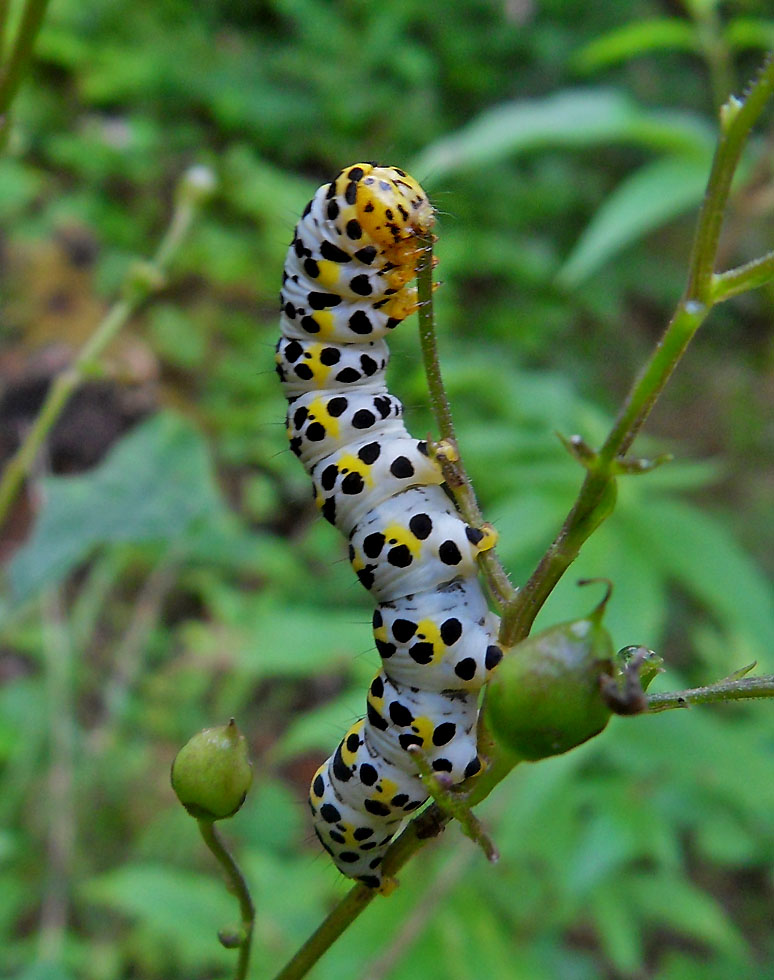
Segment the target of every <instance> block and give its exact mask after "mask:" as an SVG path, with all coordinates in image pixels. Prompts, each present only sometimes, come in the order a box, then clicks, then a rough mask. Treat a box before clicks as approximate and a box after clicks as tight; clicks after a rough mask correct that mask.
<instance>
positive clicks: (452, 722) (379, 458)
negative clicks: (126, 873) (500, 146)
mask: <svg viewBox="0 0 774 980" xmlns="http://www.w3.org/2000/svg"><path fill="white" fill-rule="evenodd" d="M434 219H435V214H434V210H433V207H432V206H431V204H430V202H429V200H428V198H427V195H426V194H425V192H424V191H423V189H422V188H421V187H420V185H419V184H418V183H417V182H416V181H415V180H414V179H413V178H412V177H410V176H409V175H408V174H406V173H405V172H404V171H402V170H399V169H398V168H396V167H378V166H376V165H374V164H367V163H360V164H354V165H353V166H350V167H347V168H346V169H344V170H342V171H341V172H340V173H339V174H338V175H337V176H336V177H334V178H333V180H332V181H331V182H330V183H329V184H324V185H323V186H322V187H320V188H319V189H318V190H317V192H316V193H315V195H314V197H313V198H312V200H311V201H310V202H309V204H308V205H307V207H306V209H305V210H304V213H303V216H302V218H301V220H300V221H299V223H298V225H297V226H296V229H295V233H294V236H293V241H292V242H291V244H290V248H289V250H288V254H287V259H286V262H285V269H284V274H283V283H282V293H281V304H282V313H281V337H280V339H279V342H278V344H277V352H276V365H277V373H278V374H279V377H280V380H281V382H282V385H283V389H284V393H285V396H286V397H287V400H288V411H287V417H286V423H287V433H288V439H289V441H290V448H291V449H292V451H293V452H294V453H295V454H296V456H298V458H299V459H300V460H301V462H302V464H303V465H304V467H305V469H306V470H307V472H308V473H309V476H310V477H311V479H312V486H313V494H314V499H315V501H316V503H317V506H318V507H319V509H320V511H321V513H322V515H323V517H325V519H326V520H328V521H329V522H330V523H331V524H333V525H334V526H335V527H337V528H338V530H339V531H340V532H341V533H342V534H343V535H344V537H345V538H346V539H347V542H348V545H349V560H350V563H351V565H352V568H353V570H354V572H355V574H356V576H357V578H358V579H359V581H360V583H361V584H362V585H363V586H364V587H365V588H366V589H367V590H368V591H369V592H370V593H371V595H372V597H373V599H374V601H375V604H376V608H375V610H374V613H373V618H372V627H373V635H374V642H375V644H376V648H377V650H378V652H379V655H380V657H381V660H382V667H381V669H380V670H379V672H378V673H377V674H376V676H375V677H374V679H373V680H372V682H371V685H370V687H369V690H368V695H367V699H366V714H365V717H364V718H361V719H360V720H359V721H357V722H355V724H353V725H352V726H351V727H350V728H349V730H348V731H347V733H346V734H345V735H344V738H343V739H342V741H341V742H340V744H339V746H338V748H337V749H336V751H335V752H334V753H333V755H332V756H331V757H330V758H329V759H328V760H327V761H326V762H325V763H323V765H322V766H321V767H320V768H319V769H318V771H317V773H316V774H315V776H314V779H313V780H312V786H311V790H310V806H311V810H312V816H313V821H314V829H315V832H316V834H317V836H318V838H319V839H320V842H321V843H322V845H323V847H324V848H325V849H326V850H327V851H328V852H329V854H330V855H331V857H332V858H333V860H334V862H335V864H336V866H337V867H338V868H339V869H340V870H341V871H342V872H343V873H344V874H346V875H347V876H349V877H351V878H355V879H357V880H358V881H361V882H363V883H364V884H366V885H368V886H370V887H374V888H376V887H379V886H380V885H381V884H382V871H381V864H382V860H383V858H384V854H385V852H386V850H387V847H388V846H389V844H390V842H391V841H392V839H393V837H394V835H395V833H396V832H397V830H398V829H399V827H400V825H401V823H402V822H403V821H404V820H405V818H406V817H407V816H409V815H410V814H411V813H413V812H415V811H416V810H417V809H418V808H419V807H420V806H422V804H423V803H424V802H425V800H426V799H427V795H428V794H427V790H426V789H425V786H424V784H423V781H422V779H421V778H420V776H419V773H418V771H417V767H416V764H415V761H414V759H413V758H412V750H413V749H414V747H417V748H418V750H419V751H421V752H422V754H423V756H424V758H425V759H426V761H427V763H428V765H429V767H430V768H431V769H432V770H433V772H435V773H437V774H439V775H443V776H444V781H446V782H448V783H450V784H456V783H460V782H462V781H463V780H464V779H467V778H468V777H470V776H472V775H474V774H475V773H476V772H478V771H479V770H480V768H481V760H480V758H479V755H478V752H477V748H476V722H477V714H478V709H477V702H478V692H479V690H480V689H481V687H482V685H483V684H485V683H486V681H487V679H488V677H489V676H490V674H491V672H492V670H493V669H494V668H495V667H496V666H497V664H498V663H499V662H500V660H501V659H502V651H501V650H500V648H499V647H498V646H497V641H496V639H495V638H496V635H497V619H496V617H495V616H494V615H493V614H492V613H491V612H490V611H489V609H488V607H487V603H486V599H485V597H484V594H483V591H482V588H481V585H480V583H479V580H478V574H477V557H478V555H479V554H480V553H481V552H483V551H486V550H488V549H489V548H491V547H493V545H494V543H495V534H494V532H493V531H492V530H491V529H489V528H484V529H481V528H476V527H471V526H470V525H468V524H466V523H465V521H464V520H463V519H462V517H461V516H460V515H459V513H458V512H457V510H456V508H455V506H454V503H453V502H452V501H451V499H450V497H449V495H448V494H447V492H446V490H445V487H444V485H443V476H442V473H441V468H440V465H439V464H438V462H437V461H436V460H435V459H434V457H433V454H432V453H431V452H430V451H429V448H428V444H427V441H426V440H424V439H415V438H413V437H412V436H411V435H410V434H409V433H408V432H407V430H406V428H405V426H404V424H403V405H402V404H401V402H400V401H399V400H398V399H397V398H396V397H395V396H394V395H392V394H391V393H390V392H389V391H388V389H387V386H386V381H385V370H386V368H387V364H388V361H389V350H388V348H387V344H386V342H385V337H386V336H387V335H388V334H389V333H390V332H391V331H392V330H393V329H394V328H395V327H397V326H398V325H399V324H400V323H401V321H402V320H404V319H405V318H406V317H407V316H408V315H409V314H411V313H412V312H414V310H416V308H417V306H418V301H417V295H416V289H415V288H414V287H412V286H410V285H409V283H410V282H411V281H412V280H413V279H414V277H415V274H416V265H417V260H418V258H419V256H420V254H421V249H422V248H423V247H424V246H423V245H422V242H421V239H422V238H426V236H428V235H429V233H430V231H431V229H432V226H433V223H434Z"/></svg>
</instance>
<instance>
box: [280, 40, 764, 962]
mask: <svg viewBox="0 0 774 980" xmlns="http://www.w3.org/2000/svg"><path fill="white" fill-rule="evenodd" d="M773 89H774V62H773V61H772V59H771V58H769V59H767V61H766V62H765V64H764V66H763V68H762V69H761V71H760V73H759V75H758V78H757V79H756V80H755V82H754V83H753V85H752V86H751V88H750V91H749V93H748V95H747V97H746V100H745V102H744V103H743V104H740V103H738V102H737V101H736V100H733V99H732V100H730V101H729V103H728V105H727V107H724V111H723V112H722V113H721V124H722V133H721V137H720V140H719V143H718V147H717V150H716V153H715V159H714V161H713V166H712V170H711V173H710V177H709V181H708V184H707V191H706V194H705V197H704V201H703V204H702V207H701V210H700V213H699V218H698V222H697V228H696V233H695V237H694V244H693V248H692V252H691V259H690V265H689V272H688V284H687V287H686V291H685V294H684V296H683V298H682V299H681V300H680V303H679V304H678V306H677V309H676V311H675V314H674V316H673V317H672V319H671V321H670V323H669V325H668V327H667V329H666V332H665V334H664V336H663V338H662V340H661V342H660V343H659V344H658V346H657V347H656V349H655V351H654V352H653V354H652V355H651V357H650V359H649V360H648V362H647V364H646V365H645V368H644V369H643V371H642V372H641V374H640V375H639V377H638V378H637V380H636V381H635V382H634V384H633V386H632V389H631V391H630V393H629V395H628V397H627V398H626V400H625V401H624V404H623V406H622V408H621V411H620V412H619V414H618V417H617V419H616V421H615V422H614V424H613V427H612V429H611V431H610V434H609V435H608V437H607V439H606V440H605V442H604V444H603V446H602V449H601V450H600V451H599V453H597V454H596V455H595V456H594V458H593V459H591V460H589V462H588V464H587V468H588V472H587V475H586V478H585V480H584V483H583V486H582V487H581V490H580V493H579V494H578V498H577V499H576V501H575V504H574V505H573V507H572V509H571V511H570V513H569V515H568V517H567V519H566V520H565V523H564V525H563V526H562V529H561V530H560V532H559V534H558V536H557V538H556V539H555V541H554V542H553V544H552V545H551V547H550V548H549V549H548V551H547V552H546V555H545V556H544V557H543V559H542V560H541V562H540V564H539V565H538V567H537V568H536V569H535V571H534V572H533V574H532V576H531V578H530V580H529V582H528V583H527V585H525V586H524V588H523V589H521V590H520V591H519V592H518V594H516V596H515V598H514V599H513V600H512V601H511V602H509V603H508V606H507V607H506V609H505V612H504V615H503V619H502V626H501V632H500V639H501V642H502V643H503V644H504V645H506V646H510V645H512V644H513V643H515V642H518V640H520V639H522V638H523V637H525V636H527V635H528V633H529V630H530V628H531V626H532V623H533V621H534V618H535V616H536V615H537V612H538V611H539V609H540V608H541V606H542V604H543V602H544V601H545V599H546V598H547V597H548V595H549V594H550V592H551V591H552V589H553V588H554V586H555V585H556V583H557V582H558V581H559V578H560V577H561V576H562V574H563V573H564V571H566V569H567V568H568V567H569V565H570V564H571V562H572V561H573V560H574V558H575V557H576V556H577V554H578V552H579V551H580V548H581V546H582V544H583V543H584V542H585V541H586V540H587V538H588V537H589V535H590V534H591V533H592V532H593V530H594V529H595V528H596V527H597V526H598V525H599V524H600V523H601V521H603V520H604V519H605V517H607V515H608V514H609V513H610V512H611V511H612V508H613V505H614V501H615V477H616V473H617V465H618V463H617V461H618V458H619V457H620V455H621V454H622V453H624V452H625V451H626V450H627V449H628V448H629V446H630V445H631V443H632V441H633V440H634V438H635V436H636V435H637V433H638V432H639V430H640V428H641V426H642V424H643V422H644V421H645V419H646V418H647V415H648V413H649V412H650V409H651V408H652V406H653V403H654V402H655V401H656V398H657V397H658V395H659V394H660V392H661V391H662V389H663V387H664V385H665V384H666V382H667V381H668V379H669V377H670V375H671V374H672V371H673V370H674V369H675V367H676V365H677V363H678V361H679V359H680V357H681V356H682V354H683V353H684V352H685V349H686V347H687V346H688V344H689V342H690V340H691V338H692V337H693V335H694V334H695V332H696V330H697V329H698V328H699V326H700V325H701V323H702V322H703V321H704V320H705V319H706V317H707V315H708V313H709V311H710V308H711V306H712V303H713V302H716V301H717V297H716V296H715V295H714V294H713V284H714V282H715V281H716V280H715V277H714V276H713V268H714V263H715V261H716V255H717V245H718V238H719V235H720V228H721V224H722V218H723V211H724V208H725V206H726V203H727V200H728V193H729V190H730V187H731V181H732V178H733V174H734V170H735V168H736V165H737V163H738V161H739V156H740V154H741V151H742V148H743V146H744V143H745V140H746V139H747V137H748V135H749V132H750V129H751V128H752V126H753V124H754V122H755V120H756V119H757V118H758V116H759V115H760V112H761V111H762V109H763V106H764V105H765V103H766V101H767V100H768V98H769V97H770V95H771V93H772V90H773ZM430 261H431V260H430V258H429V256H427V255H426V256H425V259H424V260H423V262H422V263H421V264H420V268H419V270H418V291H419V300H420V308H419V315H420V324H421V326H420V337H421V340H422V352H423V358H424V359H425V369H426V371H427V373H428V388H429V389H430V392H431V405H432V407H433V413H434V415H435V417H436V420H437V422H438V427H439V430H440V432H441V434H442V436H443V437H444V438H450V439H453V437H454V432H453V426H451V412H450V410H449V408H448V400H447V399H446V395H445V392H444V389H443V384H442V382H441V380H440V369H439V367H438V362H437V354H436V350H435V338H434V324H433V317H432V310H431V309H428V308H429V307H430V306H431V287H430V285H429V278H428V277H429V275H430V273H429V268H430ZM764 261H765V260H764ZM734 271H737V270H734ZM750 281H751V282H752V281H753V276H752V274H751V277H750ZM459 469H460V472H461V473H462V474H463V475H464V469H463V468H462V465H461V464H459ZM464 482H465V483H469V481H468V480H467V477H465V480H464ZM471 494H472V490H471ZM459 499H460V501H461V502H460V510H461V512H462V513H463V516H465V517H466V520H467V519H468V518H467V516H466V510H464V509H463V508H468V507H471V506H472V505H471V503H470V501H469V500H468V499H467V498H466V496H464V495H462V496H461V497H460V498H459ZM473 500H475V498H473ZM475 506H476V508H477V506H478V505H477V504H476V505H475ZM503 575H505V573H504V572H503ZM505 579H506V581H507V576H506V577H505ZM508 588H509V589H511V586H510V583H508ZM503 591H504V592H505V590H503ZM755 680H756V679H755V678H752V679H748V680H746V681H744V680H728V681H721V682H720V684H719V685H713V686H712V687H711V688H708V689H700V690H702V691H704V692H706V691H708V690H709V691H717V692H718V693H717V694H716V695H713V696H709V695H707V694H706V693H705V694H703V695H702V699H703V700H704V701H707V700H726V699H728V698H729V697H734V696H736V697H768V696H769V689H768V687H767V686H766V684H767V683H771V679H770V678H769V679H764V684H760V685H757V686H756V685H755V683H754V682H755ZM723 685H725V686H726V689H725V690H723V691H720V688H721V687H722V686H723ZM740 688H741V689H742V690H743V691H745V690H746V691H753V690H754V691H755V692H756V693H754V694H753V693H747V694H738V695H733V694H731V693H730V692H731V691H736V690H738V689H740ZM685 693H686V692H680V694H681V695H682V696H684V695H685ZM689 693H691V692H689ZM772 693H773V694H774V692H772ZM665 697H668V696H664V695H651V696H650V697H649V699H648V701H649V705H650V704H653V705H655V704H658V703H667V702H666V701H662V702H659V701H658V700H656V699H658V698H661V699H664V698H665ZM678 706H679V705H678V704H677V703H675V704H672V703H669V707H678ZM650 710H667V709H666V708H653V707H651V708H650ZM479 751H480V753H481V754H482V755H483V756H484V758H485V759H486V761H487V766H486V768H485V769H484V770H483V771H482V772H481V773H480V774H479V775H478V776H476V777H474V778H473V779H472V780H470V781H469V782H468V783H466V784H465V788H466V790H468V787H470V788H469V791H468V792H467V793H466V802H467V804H468V805H469V806H475V805H476V804H478V803H480V802H481V801H482V800H483V799H485V798H486V797H487V796H488V795H489V793H491V791H492V790H493V789H494V787H495V786H497V784H498V783H500V782H501V781H502V780H503V779H504V778H505V777H506V776H507V775H508V773H509V772H510V771H511V770H512V769H513V768H514V766H515V765H517V764H518V763H519V761H521V760H519V759H518V758H516V757H513V756H508V755H507V754H505V753H504V752H502V751H501V750H499V749H498V748H497V746H496V745H495V744H494V742H493V741H492V738H491V735H490V734H489V732H487V731H486V729H485V728H481V729H480V730H479ZM448 819H449V818H448V816H447V815H446V814H444V813H443V812H442V811H441V809H440V808H439V807H438V806H437V804H435V803H433V804H431V805H430V806H429V807H427V809H425V810H424V811H423V812H422V813H421V814H419V816H417V817H416V818H415V819H414V820H413V821H412V822H411V823H410V824H409V825H408V827H406V829H405V830H404V831H403V833H402V834H401V835H400V837H399V838H398V839H397V840H396V841H394V843H393V844H392V845H391V846H390V848H389V849H388V851H387V854H386V855H385V859H384V862H383V864H382V868H383V872H384V874H385V876H386V877H390V876H392V875H394V874H395V873H396V872H397V871H398V870H399V869H400V868H401V867H402V866H403V865H404V864H405V863H406V862H407V861H408V860H409V859H410V858H411V857H413V855H414V854H415V853H416V852H417V851H419V850H420V849H421V848H422V847H423V846H424V845H425V844H426V843H427V841H428V839H430V838H432V837H433V836H437V835H438V834H439V833H440V832H441V830H442V829H443V827H444V826H445V824H446V823H447V822H448ZM374 897H375V896H374V893H373V892H372V891H370V890H369V889H367V888H365V886H363V885H356V886H355V887H354V888H352V889H351V891H350V892H349V893H348V895H347V896H346V897H345V898H344V899H343V900H342V901H341V902H340V903H339V904H338V905H337V906H336V907H335V908H334V909H333V911H332V912H331V913H330V915H329V916H328V917H327V918H326V920H325V921H324V922H323V924H322V925H321V926H320V927H319V928H318V929H317V931H316V932H315V933H314V934H313V935H312V936H311V937H310V939H309V940H308V941H307V943H305V944H304V946H303V947H302V948H301V949H300V950H299V952H298V953H297V954H296V956H294V957H293V959H292V960H291V961H290V963H289V964H288V965H287V966H286V967H285V969H284V970H283V971H281V972H280V973H279V974H278V975H277V976H276V978H275V980H299V978H301V977H304V976H306V974H307V973H308V971H309V970H310V969H311V968H312V966H313V965H314V964H315V963H316V962H317V960H318V959H319V958H320V957H321V956H322V955H323V953H324V952H325V951H326V950H327V949H328V948H329V947H330V946H331V945H332V944H333V942H334V941H335V940H336V939H337V938H338V937H339V936H340V935H342V933H343V932H345V930H346V929H347V928H348V926H349V925H350V924H351V923H352V922H353V921H354V920H355V919H356V918H357V916H358V915H360V913H361V912H362V911H363V910H364V909H365V908H366V907H367V906H368V905H369V904H370V902H371V901H372V900H373V898H374Z"/></svg>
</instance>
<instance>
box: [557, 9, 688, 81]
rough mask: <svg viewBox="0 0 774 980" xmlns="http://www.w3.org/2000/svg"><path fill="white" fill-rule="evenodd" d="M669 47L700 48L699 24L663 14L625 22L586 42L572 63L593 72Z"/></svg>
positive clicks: (575, 67)
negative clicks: (650, 18) (652, 17)
mask: <svg viewBox="0 0 774 980" xmlns="http://www.w3.org/2000/svg"><path fill="white" fill-rule="evenodd" d="M668 50H678V51H691V52H694V53H698V52H699V51H700V46H699V41H698V38H697V34H696V28H695V27H694V26H693V25H692V24H691V23H690V22H689V21H687V20H680V19H678V18H677V17H660V18H654V19H653V20H643V21H635V22H634V23H632V24H624V25H623V27H619V28H617V29H616V30H614V31H610V32H608V33H607V34H603V35H602V37H599V38H596V39H595V40H593V41H592V42H591V43H590V44H586V45H584V46H583V47H582V48H581V49H580V51H578V52H577V53H576V54H575V56H574V57H573V58H572V60H571V62H570V64H571V66H572V67H573V68H574V69H575V70H576V71H579V72H583V73H591V72H594V71H597V70H598V69H599V68H606V67H607V66H608V65H615V64H617V63H619V62H621V61H628V60H629V59H630V58H634V57H636V56H637V55H642V54H647V53H649V52H651V51H668Z"/></svg>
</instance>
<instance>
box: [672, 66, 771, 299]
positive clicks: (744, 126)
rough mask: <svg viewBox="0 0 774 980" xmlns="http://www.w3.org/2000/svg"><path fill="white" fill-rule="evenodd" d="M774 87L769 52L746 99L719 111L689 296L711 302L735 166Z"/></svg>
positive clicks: (700, 217)
mask: <svg viewBox="0 0 774 980" xmlns="http://www.w3.org/2000/svg"><path fill="white" fill-rule="evenodd" d="M773 88H774V57H772V55H771V54H769V55H768V57H767V58H766V61H765V62H764V63H763V65H762V67H761V69H760V72H759V74H758V77H757V78H756V79H755V81H754V82H753V83H752V85H751V86H750V89H749V91H748V92H747V95H746V96H745V98H744V100H743V101H741V102H740V101H739V100H738V99H736V98H735V97H734V96H732V97H731V98H730V99H729V100H728V101H727V102H726V103H725V105H724V106H723V107H722V109H721V111H720V139H719V141H718V145H717V149H716V150H715V157H714V159H713V161H712V169H711V171H710V176H709V181H708V182H707V191H706V194H705V196H704V202H703V204H702V207H701V210H700V212H699V220H698V223H697V227H696V234H695V236H694V241H693V249H692V252H691V260H690V265H689V268H690V273H689V277H688V286H687V289H686V293H685V296H686V299H688V300H696V301H697V302H699V303H703V304H708V303H711V302H712V273H713V271H714V264H715V260H716V256H717V249H718V238H719V237H720V229H721V227H722V224H723V214H724V212H725V208H726V204H727V202H728V195H729V192H730V190H731V181H732V180H733V177H734V173H735V171H736V166H737V164H738V163H739V157H740V155H741V153H742V150H743V148H744V145H745V143H746V141H747V138H748V136H749V135H750V130H751V129H752V126H753V124H754V123H755V121H756V120H757V118H758V117H759V116H760V114H761V112H762V111H763V107H764V106H765V105H766V102H767V101H768V100H769V98H770V97H771V93H772V89H773Z"/></svg>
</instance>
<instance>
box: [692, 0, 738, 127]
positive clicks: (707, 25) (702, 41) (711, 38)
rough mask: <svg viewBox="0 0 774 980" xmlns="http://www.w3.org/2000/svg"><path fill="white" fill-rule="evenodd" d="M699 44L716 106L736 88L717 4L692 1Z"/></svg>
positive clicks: (729, 53)
mask: <svg viewBox="0 0 774 980" xmlns="http://www.w3.org/2000/svg"><path fill="white" fill-rule="evenodd" d="M689 8H690V11H691V13H692V15H693V17H694V22H695V24H696V30H697V34H698V38H699V45H700V47H701V50H702V53H703V54H704V60H705V61H706V63H707V68H708V69H709V76H710V85H711V87H712V96H713V101H714V104H715V107H716V108H717V107H719V106H720V105H722V103H723V99H725V97H726V93H727V92H731V91H733V89H734V72H733V67H732V63H731V52H730V50H729V47H728V43H727V41H726V38H725V36H724V34H723V30H722V25H721V21H720V17H719V15H718V10H717V5H716V4H705V3H691V4H689Z"/></svg>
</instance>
